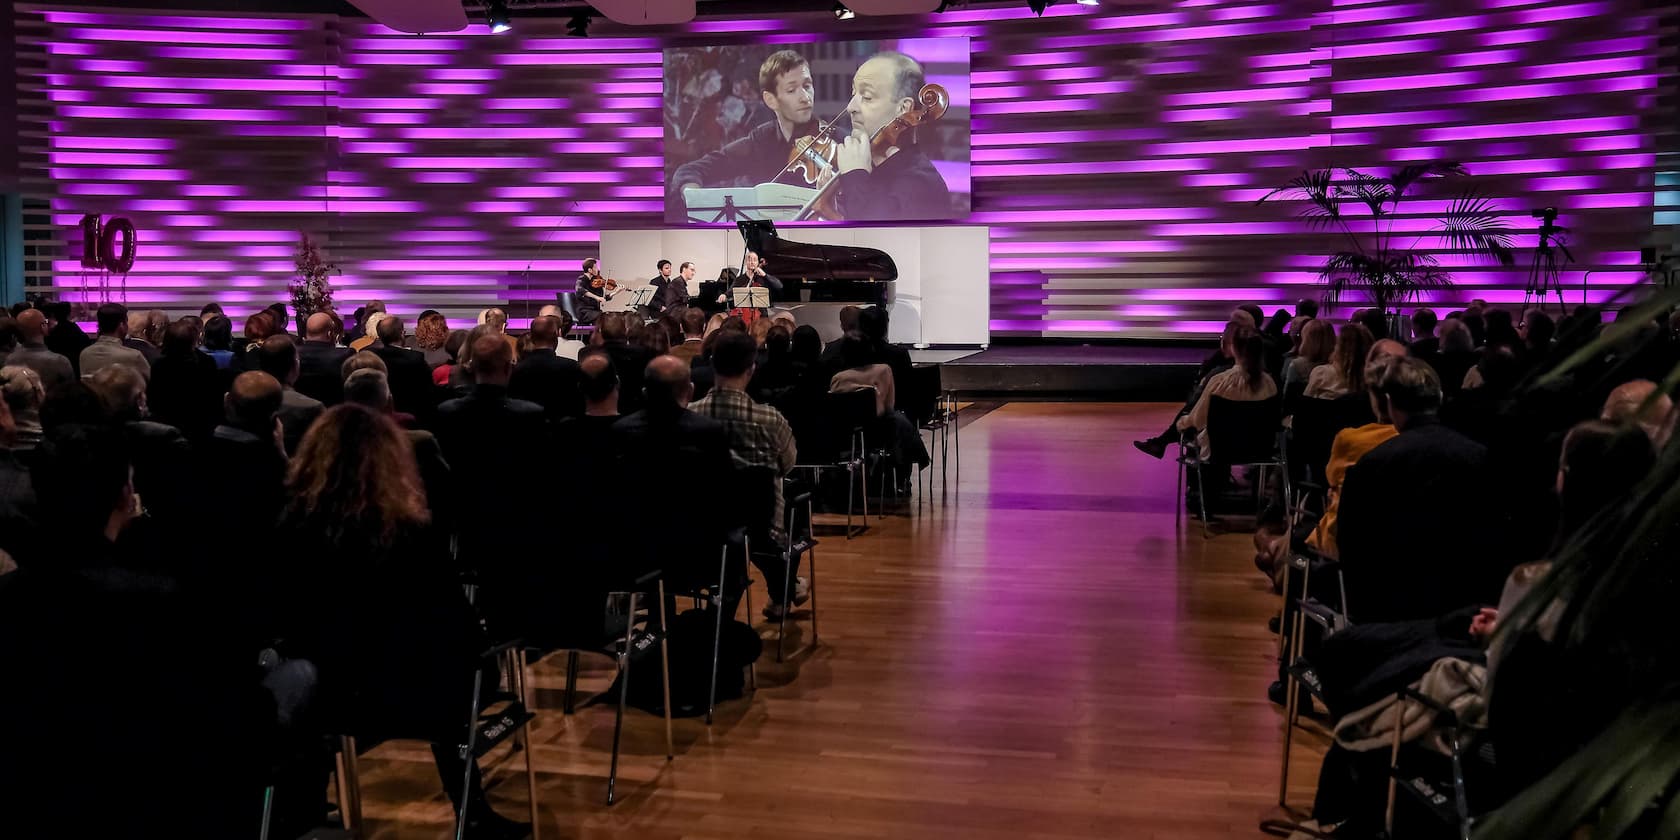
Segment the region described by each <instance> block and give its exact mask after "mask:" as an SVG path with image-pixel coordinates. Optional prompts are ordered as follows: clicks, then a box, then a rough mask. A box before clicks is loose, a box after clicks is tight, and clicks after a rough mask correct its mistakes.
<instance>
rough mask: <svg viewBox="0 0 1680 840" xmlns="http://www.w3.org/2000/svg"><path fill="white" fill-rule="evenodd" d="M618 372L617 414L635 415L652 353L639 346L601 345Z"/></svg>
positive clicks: (620, 342)
mask: <svg viewBox="0 0 1680 840" xmlns="http://www.w3.org/2000/svg"><path fill="white" fill-rule="evenodd" d="M602 348H603V349H605V350H606V351H607V355H608V356H609V357H611V358H612V363H613V370H615V371H617V372H618V413H619V414H626V415H628V414H635V413H636V412H638V411H640V410H641V409H642V403H643V402H644V401H645V400H644V397H643V396H642V380H643V379H644V378H646V375H647V366H648V362H651V361H653V351H651V350H649V349H647V348H646V347H643V346H641V345H639V344H629V343H626V342H622V341H609V342H607V343H606V344H604V345H602Z"/></svg>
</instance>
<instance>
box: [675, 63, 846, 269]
mask: <svg viewBox="0 0 1680 840" xmlns="http://www.w3.org/2000/svg"><path fill="white" fill-rule="evenodd" d="M758 90H759V98H760V99H762V100H764V107H766V108H769V109H770V111H771V112H772V113H774V114H775V115H776V119H777V121H778V122H780V123H782V124H784V125H786V126H788V127H789V128H792V127H794V126H800V125H804V124H806V123H808V122H810V121H811V119H812V117H813V114H812V109H813V108H814V107H815V106H816V101H817V98H816V87H815V83H814V82H813V81H812V79H811V65H810V64H809V63H807V62H806V61H805V57H804V56H802V55H800V54H799V53H797V52H795V51H793V50H777V51H775V52H773V53H771V54H770V55H769V56H768V57H766V58H765V59H764V63H763V64H760V65H759V66H758ZM660 262H661V263H662V264H663V265H670V263H669V262H666V261H665V260H660Z"/></svg>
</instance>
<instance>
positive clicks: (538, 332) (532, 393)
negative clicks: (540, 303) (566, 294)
mask: <svg viewBox="0 0 1680 840" xmlns="http://www.w3.org/2000/svg"><path fill="white" fill-rule="evenodd" d="M526 337H527V338H528V339H529V340H530V342H531V348H532V351H533V352H531V353H530V354H528V355H526V356H525V357H524V358H522V359H520V360H519V364H517V365H515V366H514V368H513V378H512V379H510V380H508V394H509V395H511V396H513V397H514V398H515V399H521V400H526V401H529V402H534V403H536V404H537V405H540V406H542V407H543V411H544V412H546V413H547V414H548V419H549V421H550V422H554V423H558V422H559V421H561V420H563V419H565V418H567V417H576V416H578V415H580V414H582V413H583V408H584V406H583V394H582V393H581V392H579V390H578V379H579V376H580V374H579V373H578V363H577V362H575V361H573V360H571V359H568V358H566V357H564V356H561V355H558V354H557V353H555V352H554V349H555V347H556V346H557V345H558V344H559V341H560V319H559V318H556V317H554V316H552V315H545V316H543V317H540V318H537V319H536V320H534V321H532V322H531V329H530V331H529V332H528V333H526Z"/></svg>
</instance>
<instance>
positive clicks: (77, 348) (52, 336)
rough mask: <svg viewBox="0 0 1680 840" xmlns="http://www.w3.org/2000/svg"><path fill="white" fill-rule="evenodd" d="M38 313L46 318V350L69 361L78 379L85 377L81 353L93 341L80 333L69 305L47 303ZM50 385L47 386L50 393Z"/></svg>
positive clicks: (61, 302) (53, 302)
mask: <svg viewBox="0 0 1680 840" xmlns="http://www.w3.org/2000/svg"><path fill="white" fill-rule="evenodd" d="M40 311H41V312H43V313H44V314H45V315H46V316H47V331H46V344H47V349H48V350H51V351H53V352H54V353H57V354H58V355H60V356H63V357H64V358H66V359H69V360H70V367H71V368H73V369H74V370H75V372H76V377H77V378H78V379H79V378H81V377H83V376H86V375H87V374H86V372H85V371H83V370H82V368H81V358H82V351H83V350H86V349H87V348H88V345H91V344H93V339H91V338H88V337H87V333H84V332H82V328H81V327H80V326H79V325H77V323H76V321H75V319H74V318H73V317H72V313H71V311H70V304H68V303H65V302H64V301H62V300H54V301H47V302H46V303H43V304H41V306H40ZM52 389H53V386H52V385H50V384H49V385H47V390H49V391H51V390H52Z"/></svg>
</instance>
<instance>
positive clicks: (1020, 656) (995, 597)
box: [362, 403, 1322, 840]
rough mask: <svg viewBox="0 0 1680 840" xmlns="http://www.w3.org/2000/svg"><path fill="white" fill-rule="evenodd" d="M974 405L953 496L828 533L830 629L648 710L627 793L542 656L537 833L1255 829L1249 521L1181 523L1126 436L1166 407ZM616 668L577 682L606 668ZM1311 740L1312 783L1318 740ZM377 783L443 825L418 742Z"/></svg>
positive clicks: (1261, 654) (1140, 432)
mask: <svg viewBox="0 0 1680 840" xmlns="http://www.w3.org/2000/svg"><path fill="white" fill-rule="evenodd" d="M982 411H983V409H977V410H974V411H971V412H969V417H970V418H973V419H968V418H965V423H964V426H963V429H962V433H961V444H962V447H961V451H962V455H961V479H960V481H958V480H957V477H956V476H955V475H952V477H951V478H952V483H951V485H950V490H949V495H948V496H947V497H946V498H945V499H944V500H943V502H941V503H939V504H937V505H935V506H934V507H933V509H932V511H931V512H929V511H928V510H926V509H923V511H922V512H921V513H920V515H918V516H914V517H907V516H892V517H887V518H885V519H883V520H881V521H880V522H878V523H876V522H874V521H872V523H871V529H870V532H869V533H868V534H866V535H864V536H861V537H859V538H857V539H855V540H852V541H850V542H847V541H845V540H843V539H841V538H839V537H835V538H831V539H827V540H825V541H824V542H823V544H822V545H821V547H820V548H819V549H818V552H819V554H818V561H819V565H818V574H819V577H820V579H819V595H818V597H819V601H820V604H821V608H822V615H821V622H822V624H821V627H822V646H821V647H820V649H818V650H817V652H815V653H814V654H812V655H810V656H809V657H808V658H803V659H801V660H800V661H799V662H797V663H790V664H788V665H785V666H777V665H776V664H775V663H774V661H773V658H771V657H767V659H766V661H765V662H763V663H762V664H761V667H760V670H759V690H758V692H757V693H756V695H754V696H752V697H750V698H749V699H746V700H739V701H735V702H733V703H730V704H728V705H727V706H726V707H724V708H723V709H721V710H720V718H719V720H718V721H717V723H716V724H715V725H714V726H712V727H711V728H710V729H708V728H707V727H706V726H705V725H704V724H703V723H702V722H701V721H700V720H698V719H696V720H679V721H678V722H677V728H676V740H677V756H676V760H675V761H673V762H670V763H667V762H666V761H665V758H664V755H663V751H664V750H663V747H664V745H663V740H664V739H663V726H662V724H661V723H660V721H659V719H658V718H655V717H652V716H651V715H647V714H645V713H641V712H632V713H631V717H630V719H629V723H628V725H627V727H626V742H625V748H624V758H623V762H622V765H621V771H620V772H621V779H620V785H619V791H620V796H621V799H620V801H619V802H618V804H616V805H613V806H611V807H608V806H606V805H604V804H603V797H604V792H605V785H606V775H607V765H608V749H609V745H610V743H611V735H612V706H611V705H610V704H601V705H597V706H594V707H591V708H587V709H582V710H580V711H579V712H578V714H576V715H575V716H572V717H565V716H562V715H561V714H560V712H559V708H560V688H561V687H562V685H563V673H562V671H563V658H562V657H554V659H555V660H556V661H554V662H544V663H542V664H541V665H539V666H538V669H537V674H538V676H537V678H536V680H535V681H534V684H535V685H536V686H537V687H538V688H539V692H538V701H537V706H538V707H539V709H540V710H541V712H540V716H539V719H538V723H537V729H536V733H535V736H534V738H535V742H536V748H535V757H536V760H537V765H538V783H539V786H540V790H539V798H540V801H541V807H542V821H541V827H542V830H543V836H544V837H545V838H560V837H565V838H571V837H635V838H638V840H662V838H735V840H745V839H746V838H775V840H784V839H785V838H808V837H815V838H877V837H891V838H898V837H903V838H920V837H960V838H1045V840H1049V838H1085V837H1089V838H1172V840H1190V839H1191V838H1230V837H1258V836H1260V834H1259V832H1258V830H1257V828H1256V825H1257V822H1258V820H1259V819H1260V818H1261V817H1262V816H1264V815H1266V814H1267V813H1268V812H1270V810H1271V808H1272V806H1273V804H1274V802H1275V800H1276V796H1277V773H1278V759H1279V755H1280V749H1281V743H1282V740H1281V724H1280V722H1281V720H1282V713H1281V711H1280V710H1279V709H1278V708H1276V707H1274V706H1273V705H1272V704H1271V703H1269V702H1267V700H1266V696H1265V689H1266V685H1267V683H1268V682H1269V681H1270V680H1271V679H1272V678H1273V676H1274V673H1275V660H1274V656H1275V647H1276V637H1275V636H1273V635H1271V634H1270V633H1268V632H1267V630H1266V619H1267V617H1268V616H1270V615H1271V614H1272V613H1273V612H1274V611H1275V609H1276V598H1275V596H1273V595H1272V594H1271V593H1270V590H1269V589H1268V588H1267V587H1266V585H1265V581H1264V580H1263V579H1262V578H1261V577H1260V575H1259V573H1257V572H1256V571H1255V570H1254V567H1253V564H1252V562H1251V557H1252V555H1253V549H1252V544H1251V542H1250V538H1249V536H1248V535H1247V533H1245V532H1242V531H1240V530H1239V531H1236V532H1234V533H1232V534H1229V535H1226V536H1218V537H1215V538H1214V539H1212V540H1204V539H1203V537H1202V533H1201V530H1200V528H1199V527H1197V526H1196V523H1195V522H1194V520H1188V519H1187V520H1185V522H1184V523H1183V525H1182V526H1176V525H1175V522H1174V499H1173V490H1174V483H1175V468H1174V465H1173V463H1172V462H1171V460H1170V459H1169V460H1166V461H1159V462H1157V461H1154V460H1151V459H1149V458H1147V457H1145V456H1143V455H1141V454H1139V453H1137V452H1136V451H1135V450H1133V449H1132V447H1131V446H1130V441H1131V440H1132V439H1134V438H1137V437H1142V436H1144V435H1146V434H1153V433H1154V432H1157V431H1159V430H1160V428H1161V427H1162V426H1163V425H1164V424H1165V422H1166V421H1167V419H1168V418H1170V417H1171V413H1172V411H1173V408H1172V407H1170V406H1163V405H1147V404H1128V405H1119V404H1098V403H1083V404H1052V403H1011V404H1008V405H1004V406H1002V407H996V408H994V410H991V411H989V412H984V413H982ZM976 415H979V416H976ZM754 601H755V603H756V604H762V603H763V597H762V592H761V593H759V594H756V595H755V596H754ZM758 623H759V624H760V625H763V624H764V622H762V620H760V621H759V622H758ZM790 627H791V625H790ZM799 629H800V631H802V632H803V631H808V629H809V623H808V618H807V617H804V616H802V615H801V617H800V621H799ZM762 630H763V632H764V633H765V634H766V635H770V634H772V633H773V628H771V627H769V626H763V627H762ZM803 639H804V636H803V635H801V636H800V637H799V640H800V641H803ZM608 664H609V663H608V662H607V661H606V660H605V659H600V660H598V661H596V662H593V663H591V665H592V669H591V670H590V671H589V673H588V675H587V678H586V679H585V681H584V685H585V686H586V687H592V688H594V689H596V690H599V689H600V688H603V687H604V686H605V685H606V682H607V679H608V677H609V676H610V671H609V670H608ZM1297 744H1298V748H1297V750H1296V756H1297V758H1298V760H1297V761H1296V762H1295V773H1294V781H1293V784H1292V785H1291V787H1292V788H1293V792H1292V801H1293V802H1295V803H1297V804H1304V803H1306V802H1308V801H1310V798H1311V791H1312V785H1313V781H1314V777H1315V775H1316V771H1317V759H1318V757H1319V756H1320V755H1321V753H1322V748H1321V746H1320V745H1319V743H1318V742H1316V741H1315V740H1314V739H1312V738H1311V737H1309V736H1299V737H1298V740H1297ZM485 767H486V772H487V776H488V784H489V785H491V798H492V801H493V802H495V804H496V807H497V809H498V810H499V811H501V812H502V813H503V814H505V815H507V816H510V817H516V818H521V819H523V818H524V817H523V816H521V815H523V814H524V813H525V808H526V794H525V779H524V763H523V759H522V758H521V757H517V756H515V757H512V758H511V759H510V758H509V757H508V756H507V751H506V750H505V749H503V750H498V751H497V752H495V753H492V755H491V756H490V758H488V759H487V760H486V762H485ZM362 778H363V797H364V800H365V804H364V809H365V812H366V815H367V818H368V820H369V836H371V837H373V838H379V840H390V839H391V838H438V837H443V836H446V835H447V834H448V828H449V819H450V813H449V808H448V805H447V801H446V800H445V798H444V797H443V795H442V792H441V789H440V788H439V786H438V782H437V777H436V774H435V772H434V771H433V769H432V763H431V757H430V753H429V752H428V751H427V750H426V749H425V748H424V747H422V746H421V745H419V744H388V745H385V746H382V747H380V748H378V749H377V750H375V751H374V752H373V753H371V754H370V755H369V756H368V757H367V758H366V759H364V762H363V766H362Z"/></svg>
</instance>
